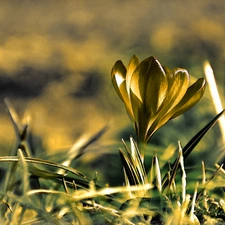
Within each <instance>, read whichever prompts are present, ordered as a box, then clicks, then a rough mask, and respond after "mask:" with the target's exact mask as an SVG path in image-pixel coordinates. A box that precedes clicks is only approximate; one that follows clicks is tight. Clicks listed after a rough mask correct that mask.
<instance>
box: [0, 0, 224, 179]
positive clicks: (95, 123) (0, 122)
mask: <svg viewBox="0 0 225 225" xmlns="http://www.w3.org/2000/svg"><path fill="white" fill-rule="evenodd" d="M224 24H225V1H224V0H217V1H213V0H205V1H196V0H189V1H185V2H184V1H178V0H173V1H165V0H162V1H157V0H151V1H147V0H141V1H135V0H129V1H128V0H124V1H119V0H115V1H100V0H96V1H92V0H85V1H82V0H78V1H51V0H48V1H42V0H40V1H36V0H32V1H20V0H18V1H0V30H1V32H0V146H1V150H0V152H1V155H8V154H9V152H10V149H11V148H12V146H13V145H14V143H15V134H14V130H13V126H12V124H11V121H10V119H9V116H8V114H7V112H6V107H5V104H4V99H5V98H6V97H7V98H9V99H10V100H11V102H12V104H13V106H14V107H15V109H16V111H17V113H18V114H19V116H20V118H21V119H22V118H23V116H24V115H27V114H29V115H30V117H31V126H30V128H29V129H30V131H31V132H32V147H33V148H34V149H35V150H36V152H37V155H38V154H39V155H47V154H50V155H51V154H54V153H57V154H60V152H63V153H64V152H67V151H68V149H70V148H71V146H73V145H74V143H77V141H78V140H82V139H81V138H82V137H89V136H92V135H94V134H95V133H96V132H98V131H99V130H100V129H102V128H103V127H104V126H108V130H107V132H106V133H105V134H104V135H103V136H102V137H101V138H100V139H99V140H98V141H97V142H95V143H93V144H92V146H89V147H88V150H87V151H88V154H87V156H83V158H82V160H83V161H82V160H81V161H80V162H78V163H77V164H78V165H79V166H80V167H82V165H85V167H86V170H85V169H83V172H84V173H85V172H86V173H89V174H90V175H91V176H92V174H93V176H94V172H93V170H91V171H89V170H88V169H87V165H89V167H90V168H94V171H96V172H98V173H100V175H99V176H100V179H101V176H102V175H101V171H105V173H106V175H107V177H108V178H106V180H107V179H108V180H107V182H109V183H110V182H111V181H112V180H114V179H115V180H114V181H113V182H111V183H116V182H118V183H121V180H120V179H118V176H117V175H116V174H117V173H116V172H115V171H116V169H117V168H119V169H121V167H120V161H118V160H117V159H118V148H119V147H122V144H121V141H120V140H121V138H124V139H125V140H127V139H129V136H130V135H134V133H133V128H132V125H131V123H130V121H129V119H128V116H127V115H126V111H125V109H124V106H123V103H122V102H121V101H120V99H119V98H118V96H117V95H116V93H115V91H114V89H113V87H112V84H111V79H110V75H111V68H112V66H113V65H114V63H115V62H116V61H117V60H119V59H121V60H122V61H123V62H124V64H125V65H127V64H128V62H129V59H130V58H131V57H132V55H134V54H136V55H137V56H138V57H139V59H140V60H143V59H145V58H147V57H149V56H151V55H153V56H155V57H156V58H157V59H158V60H159V61H160V62H161V64H162V65H165V66H167V67H169V68H171V69H172V68H175V67H181V68H182V67H183V68H186V69H187V70H188V71H189V73H190V74H191V75H192V81H194V80H195V79H197V78H200V77H203V76H204V72H203V62H204V61H205V60H209V62H210V63H211V65H212V67H213V70H214V73H215V77H216V81H217V83H218V85H219V91H220V95H221V98H222V99H223V101H224V96H225V92H224V87H225V64H224V63H225V44H224V43H225V27H224ZM215 115H216V113H215V111H214V108H213V104H212V102H211V98H210V95H209V91H208V89H207V90H206V93H205V95H204V97H203V99H202V100H201V101H200V102H199V103H198V104H197V105H196V106H195V107H194V108H193V109H191V110H190V111H188V112H187V113H185V115H182V116H180V117H178V118H176V119H174V120H172V121H170V122H169V123H168V124H167V125H166V126H164V127H163V128H162V129H160V130H159V131H158V132H157V133H156V134H155V136H154V137H153V139H152V141H151V143H150V144H149V151H148V153H147V154H152V152H153V150H155V151H156V153H157V154H161V153H162V152H163V150H164V149H166V148H171V149H175V148H176V146H177V141H178V140H180V141H181V143H182V144H183V145H185V144H186V143H187V141H188V140H189V139H190V138H192V136H194V135H195V134H196V133H197V132H198V131H199V130H200V129H201V128H202V127H203V126H204V125H205V124H207V123H208V122H209V121H210V120H211V119H212V118H213V117H214V116H215ZM85 135H86V136H85ZM223 150H224V147H223V146H222V142H221V139H220V131H219V128H218V127H217V126H215V127H214V128H213V129H212V130H211V131H210V132H209V133H208V134H207V135H206V137H204V139H203V141H202V142H201V144H200V145H198V147H197V148H196V151H197V152H199V157H198V159H196V158H195V160H198V162H199V160H202V159H201V157H204V155H206V154H207V155H208V154H210V155H212V156H215V152H217V153H218V154H220V153H221V152H222V151H223ZM102 154H103V155H102ZM100 155H101V156H100ZM85 157H86V158H85ZM165 158H166V156H165ZM204 160H205V159H204ZM206 161H208V163H210V161H212V158H211V157H210V160H209V158H208V160H207V159H206ZM213 164H214V162H213ZM78 165H77V166H78ZM108 168H112V170H110V171H108ZM114 169H115V170H114ZM81 170H82V168H81ZM119 171H120V170H119ZM107 173H108V174H107ZM120 175H121V177H122V173H121V171H120ZM115 177H116V178H115ZM102 179H103V180H104V178H102ZM121 179H122V178H121Z"/></svg>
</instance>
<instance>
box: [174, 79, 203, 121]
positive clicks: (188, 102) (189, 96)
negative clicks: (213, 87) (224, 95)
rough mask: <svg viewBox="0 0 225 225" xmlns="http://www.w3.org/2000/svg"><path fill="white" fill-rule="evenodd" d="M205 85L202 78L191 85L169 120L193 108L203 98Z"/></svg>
mask: <svg viewBox="0 0 225 225" xmlns="http://www.w3.org/2000/svg"><path fill="white" fill-rule="evenodd" d="M205 85H206V82H205V79H204V78H200V79H198V80H197V81H196V82H195V83H194V84H193V85H191V86H190V87H189V88H188V90H187V92H186V94H185V96H184V97H183V99H182V100H181V101H180V103H179V104H178V105H177V106H176V108H175V109H174V113H173V115H172V117H171V119H172V118H175V117H177V116H179V115H181V114H183V113H184V112H186V111H187V110H189V109H190V108H191V107H192V106H194V105H195V104H196V103H197V102H198V101H199V100H200V99H201V97H202V96H203V94H204V92H205Z"/></svg>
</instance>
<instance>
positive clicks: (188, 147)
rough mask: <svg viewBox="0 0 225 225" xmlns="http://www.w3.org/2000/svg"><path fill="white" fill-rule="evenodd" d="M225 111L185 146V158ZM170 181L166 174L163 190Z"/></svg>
mask: <svg viewBox="0 0 225 225" xmlns="http://www.w3.org/2000/svg"><path fill="white" fill-rule="evenodd" d="M224 112H225V110H223V111H222V112H220V113H219V114H218V115H217V116H216V117H215V118H214V119H213V120H211V121H210V122H209V123H208V124H207V125H206V126H205V127H204V128H203V129H201V130H200V131H199V132H198V133H197V134H196V135H195V136H194V137H193V138H192V139H191V140H190V141H189V142H188V143H187V144H186V145H185V146H184V147H183V157H184V160H185V159H186V158H187V157H188V156H189V155H190V154H191V152H192V151H193V149H194V148H195V147H196V145H197V144H198V143H199V142H200V140H201V139H202V138H203V137H204V136H205V134H206V133H207V132H208V131H209V130H210V129H211V128H212V127H213V126H214V125H215V124H216V122H217V121H218V119H219V118H220V116H221V115H223V113H224ZM176 162H177V159H175V161H174V163H173V164H172V166H171V168H172V170H173V168H174V167H175V166H177V165H176V164H177V163H176ZM168 183H169V181H168V177H167V174H166V175H165V176H164V178H163V182H162V187H163V190H165V188H166V187H167V185H168Z"/></svg>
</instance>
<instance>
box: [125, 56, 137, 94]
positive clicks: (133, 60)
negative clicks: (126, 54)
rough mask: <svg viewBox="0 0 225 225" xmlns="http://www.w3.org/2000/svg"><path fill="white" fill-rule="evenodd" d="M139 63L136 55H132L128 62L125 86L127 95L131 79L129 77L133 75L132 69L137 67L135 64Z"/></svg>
mask: <svg viewBox="0 0 225 225" xmlns="http://www.w3.org/2000/svg"><path fill="white" fill-rule="evenodd" d="M138 65H139V60H138V58H137V56H136V55H134V56H133V57H132V58H131V60H130V62H129V65H128V67H127V74H126V87H127V92H128V95H129V93H130V81H131V77H132V75H133V72H134V70H135V69H136V68H137V66H138Z"/></svg>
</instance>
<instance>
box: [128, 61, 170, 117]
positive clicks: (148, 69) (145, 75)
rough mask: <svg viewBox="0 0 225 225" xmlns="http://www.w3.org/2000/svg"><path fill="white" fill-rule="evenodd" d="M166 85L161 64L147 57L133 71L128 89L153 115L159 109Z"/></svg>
mask: <svg viewBox="0 0 225 225" xmlns="http://www.w3.org/2000/svg"><path fill="white" fill-rule="evenodd" d="M167 83H168V82H167V78H166V74H165V72H164V70H163V68H162V66H161V64H160V63H159V62H158V60H157V59H155V58H154V57H149V58H147V59H145V60H144V61H142V62H141V63H140V64H139V66H138V67H137V68H136V70H135V71H134V73H133V76H132V77H131V82H130V88H131V90H132V92H133V93H134V94H135V95H136V96H137V98H138V99H139V100H140V101H141V102H142V103H143V104H144V105H145V106H146V108H147V110H148V111H149V113H151V114H153V113H155V112H156V111H157V110H158V109H159V108H160V106H161V104H162V102H163V100H164V98H165V96H166V92H167V86H168V84H167Z"/></svg>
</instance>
